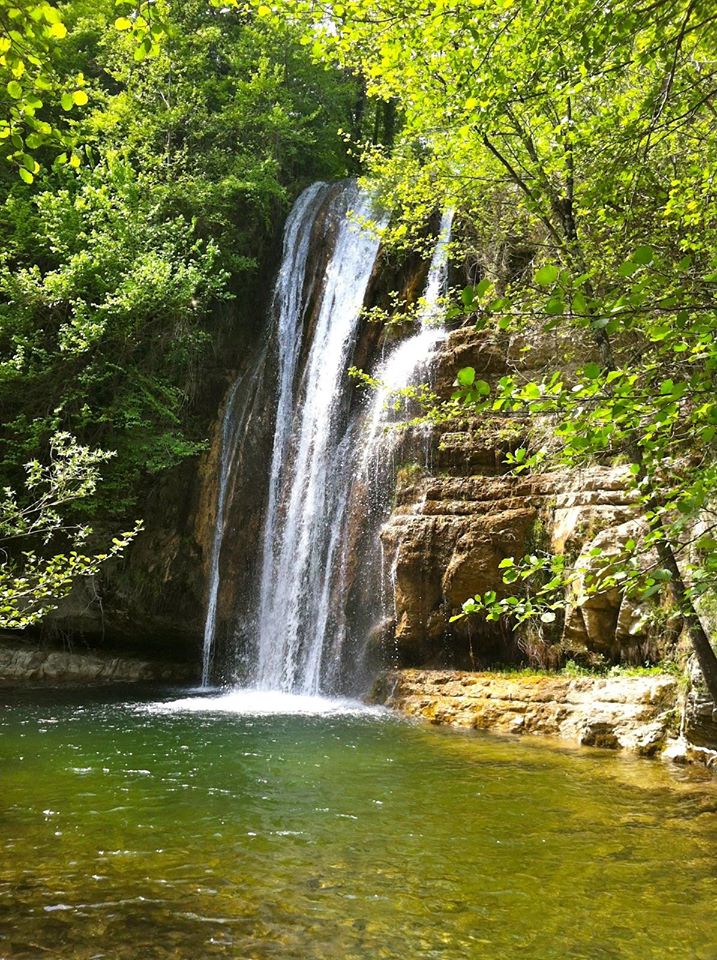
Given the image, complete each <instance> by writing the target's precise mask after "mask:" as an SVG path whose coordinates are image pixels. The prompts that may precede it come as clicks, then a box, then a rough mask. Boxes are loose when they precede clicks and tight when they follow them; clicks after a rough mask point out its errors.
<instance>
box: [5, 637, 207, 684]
mask: <svg viewBox="0 0 717 960" xmlns="http://www.w3.org/2000/svg"><path fill="white" fill-rule="evenodd" d="M188 679H190V677H189V676H188V668H187V667H186V665H183V664H172V663H162V662H156V661H148V660H137V659H134V658H131V657H113V656H109V655H107V654H94V653H71V652H69V651H64V650H51V649H42V648H38V647H31V646H26V645H24V644H19V643H13V642H7V641H0V686H10V685H15V684H25V683H54V684H61V683H133V682H137V681H162V682H184V681H186V680H188Z"/></svg>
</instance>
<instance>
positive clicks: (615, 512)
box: [381, 327, 680, 669]
mask: <svg viewBox="0 0 717 960" xmlns="http://www.w3.org/2000/svg"><path fill="white" fill-rule="evenodd" d="M523 346H524V344H523V345H516V344H515V343H511V342H510V341H508V340H506V341H505V342H503V343H500V342H499V341H496V340H495V339H494V338H493V337H492V335H491V334H489V333H487V332H485V331H478V330H475V329H473V327H470V328H460V329H457V330H454V331H452V332H451V333H450V334H449V335H448V337H447V338H446V339H445V341H444V342H443V343H442V344H441V347H440V353H439V355H438V357H437V360H436V363H435V389H436V391H437V392H438V394H439V395H440V396H442V397H444V398H445V397H447V396H449V395H450V392H451V390H452V389H454V388H453V382H454V378H455V375H456V372H457V370H458V369H460V367H462V366H472V367H474V369H475V371H476V376H478V377H480V378H482V379H485V380H488V381H493V382H495V380H496V379H497V378H498V377H500V376H502V375H504V374H506V373H507V372H508V371H509V370H513V371H514V370H516V369H523V370H527V371H530V370H531V362H532V363H533V364H536V365H539V366H541V365H542V364H543V363H544V362H545V360H546V357H545V350H546V344H542V345H541V344H538V345H533V348H531V350H530V351H528V352H524V351H523ZM539 347H540V348H541V349H538V348H539ZM531 358H532V359H531ZM533 373H536V375H539V373H538V372H537V371H536V370H533ZM526 428H527V425H526V422H525V420H524V419H522V418H520V417H517V416H505V417H499V416H488V417H485V418H482V419H481V420H478V419H477V418H473V419H470V418H465V420H464V421H463V422H457V423H456V422H455V421H450V422H449V423H447V424H440V425H439V426H438V427H436V428H435V429H434V446H435V450H434V453H433V456H432V457H431V458H429V463H430V467H428V468H427V467H425V466H423V465H419V464H416V465H415V466H413V467H411V466H410V465H408V466H407V467H405V468H404V469H403V470H401V471H399V473H398V479H397V483H396V491H395V504H394V509H393V511H392V513H391V515H390V517H389V518H388V520H387V522H386V523H385V524H384V526H383V529H382V531H381V539H382V543H383V547H384V556H385V558H386V561H387V563H388V564H389V565H390V569H391V574H392V586H393V591H394V613H395V619H394V623H393V635H392V636H389V639H388V641H387V649H388V648H389V647H390V649H391V650H393V651H394V654H396V653H397V662H398V664H399V665H406V666H419V665H421V666H439V665H443V666H454V667H463V668H471V669H476V668H479V667H481V666H487V665H490V664H493V663H496V662H503V663H511V662H512V663H515V662H528V663H533V664H537V665H540V666H554V665H556V664H558V663H559V662H561V661H562V662H564V661H565V659H567V658H571V657H574V658H577V659H579V660H584V661H586V662H587V663H594V664H604V663H620V662H627V663H633V664H642V663H644V662H645V661H646V660H649V661H657V660H659V659H661V658H662V657H663V656H665V655H666V654H667V653H669V652H671V650H672V648H673V647H674V644H675V642H676V640H677V637H678V635H679V631H680V623H679V619H677V620H676V621H673V620H670V618H669V616H668V615H667V614H665V615H663V616H662V617H661V619H660V622H659V623H658V622H656V621H657V619H658V618H657V617H656V616H655V604H653V606H652V607H651V608H646V607H642V606H638V605H635V604H634V603H631V602H630V601H628V600H627V599H626V598H625V597H624V596H623V595H622V593H621V592H620V591H619V590H617V589H616V590H613V591H611V592H609V593H606V594H603V595H600V596H592V597H590V596H587V595H584V590H583V586H582V585H581V582H580V581H578V582H576V584H575V585H574V587H573V591H572V593H571V596H570V597H568V601H569V603H568V608H567V610H566V615H565V618H564V620H563V618H560V620H559V622H557V623H556V624H555V625H553V626H551V627H550V628H549V629H548V628H543V627H540V628H538V629H537V630H536V629H532V631H523V632H522V633H518V634H515V633H513V631H512V630H510V629H508V628H506V627H505V626H501V625H496V624H490V623H486V622H485V621H484V620H482V619H479V618H470V619H467V620H462V621H456V622H452V621H451V617H452V615H454V614H456V613H458V612H459V611H460V609H461V606H462V604H463V602H464V601H465V600H466V599H467V598H469V597H471V596H473V595H474V594H483V593H485V592H486V591H489V590H490V591H495V592H496V593H497V594H498V596H501V595H505V594H506V593H507V592H508V588H507V587H506V586H505V585H504V584H503V581H502V571H501V568H500V563H501V561H502V560H503V559H504V558H506V557H516V558H520V557H522V556H523V555H524V554H525V553H531V552H535V551H541V550H542V551H550V552H553V553H562V554H565V556H566V557H568V558H569V559H570V560H571V561H573V562H575V564H576V566H577V567H581V568H585V569H587V568H589V564H590V558H591V556H592V555H593V552H594V551H596V550H597V548H600V549H601V550H602V552H603V555H604V556H606V555H609V554H610V552H611V551H613V552H615V551H617V550H619V549H620V547H621V546H622V545H624V544H625V543H626V542H627V541H628V540H629V539H635V540H637V541H639V539H640V537H641V535H642V533H643V524H642V522H641V520H640V517H639V514H638V512H637V510H636V508H635V504H634V495H633V493H632V492H631V491H630V487H629V483H628V482H627V481H628V473H627V470H626V468H625V467H621V466H607V465H603V466H600V465H596V466H591V467H589V468H585V469H583V470H572V471H561V472H548V473H543V474H539V473H531V474H530V475H518V476H516V475H514V474H509V473H507V470H506V467H505V463H504V461H505V455H506V452H508V451H511V450H515V449H516V448H517V447H518V446H520V445H521V444H523V443H524V442H525V439H526V436H525V435H526ZM538 429H540V428H538ZM545 429H546V431H547V432H548V433H549V425H546V426H545ZM533 446H535V439H534V440H533ZM384 633H386V631H385V630H384Z"/></svg>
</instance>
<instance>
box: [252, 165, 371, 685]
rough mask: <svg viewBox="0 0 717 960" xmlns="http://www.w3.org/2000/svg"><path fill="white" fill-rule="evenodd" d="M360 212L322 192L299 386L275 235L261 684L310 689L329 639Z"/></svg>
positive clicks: (363, 273) (327, 656)
mask: <svg viewBox="0 0 717 960" xmlns="http://www.w3.org/2000/svg"><path fill="white" fill-rule="evenodd" d="M310 189H313V188H310ZM305 196H306V195H304V197H305ZM302 200H303V198H302ZM300 204H301V200H300V201H299V204H297V207H298V206H299V205H300ZM303 206H304V209H306V208H307V207H308V206H309V205H308V204H307V203H304V205H303ZM350 211H353V214H354V216H348V214H349V212H350ZM295 213H296V209H295ZM371 213H372V210H371V201H370V198H369V197H368V196H367V195H365V194H364V193H362V192H361V191H360V190H359V188H358V187H357V186H356V184H354V183H348V184H347V185H346V186H345V187H343V188H342V189H341V190H340V191H338V192H336V193H335V195H334V196H333V198H332V199H331V201H330V209H329V210H328V213H327V229H328V228H331V229H333V230H334V231H335V236H334V239H333V245H332V251H331V256H330V260H329V263H328V267H327V270H326V275H325V278H324V282H323V289H322V291H321V296H320V303H319V305H318V307H317V309H316V316H315V322H314V326H313V335H312V338H311V342H310V344H309V345H307V348H306V349H305V350H304V351H303V352H304V354H305V357H306V359H305V365H304V369H303V372H302V375H301V377H300V382H299V383H298V384H297V382H296V380H297V364H298V358H299V356H300V355H301V353H302V330H303V320H304V310H305V304H304V301H303V299H302V295H301V294H302V290H303V288H304V273H305V264H306V256H305V255H304V256H303V259H302V257H301V256H299V257H296V255H295V254H294V253H293V252H292V250H291V249H290V248H287V246H286V243H285V262H284V266H282V272H281V274H280V277H279V282H278V285H277V297H276V299H277V304H278V309H279V321H278V329H279V344H278V348H279V358H280V359H279V371H280V374H279V384H278V399H277V418H276V429H275V434H274V446H273V453H272V466H271V476H270V481H269V496H268V503H267V512H266V520H265V525H264V538H263V562H262V571H261V583H260V589H259V605H258V627H257V629H258V644H257V660H256V665H255V669H254V681H255V683H256V684H257V686H259V687H262V688H264V689H281V690H292V691H296V692H301V693H315V692H317V691H318V690H319V689H320V687H321V683H322V679H323V675H322V671H325V669H326V665H327V663H328V662H329V661H330V660H331V657H332V653H333V652H334V651H333V646H334V642H339V638H338V637H337V636H336V631H332V626H333V619H334V618H333V617H332V610H331V603H332V591H333V587H334V582H335V576H336V573H337V571H338V569H339V567H340V562H339V561H340V558H339V556H338V550H339V546H340V534H341V530H342V529H343V522H344V517H345V514H346V506H347V500H348V495H349V491H350V486H351V464H352V459H353V458H352V450H351V443H350V442H349V441H350V434H349V433H347V426H348V424H347V413H348V410H347V408H348V399H349V392H350V384H349V382H348V378H347V375H346V374H347V368H348V366H349V364H350V361H351V354H352V350H353V347H354V344H355V340H356V335H357V330H358V322H359V318H360V314H361V309H362V307H363V303H364V298H365V295H366V289H367V286H368V282H369V279H370V276H371V273H372V270H373V265H374V262H375V259H376V255H377V253H378V247H379V240H378V238H377V236H376V235H375V234H374V233H372V232H370V231H368V230H366V229H362V228H361V226H360V220H361V219H362V218H365V217H370V216H371ZM292 216H294V215H293V214H292ZM300 216H301V215H300V213H297V214H296V219H297V220H298V219H300ZM357 221H358V222H357ZM297 227H298V224H297ZM299 229H300V228H299ZM287 233H288V231H287ZM288 258H291V262H290V263H289V262H288ZM302 263H303V266H302Z"/></svg>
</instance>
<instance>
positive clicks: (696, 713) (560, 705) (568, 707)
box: [371, 670, 717, 769]
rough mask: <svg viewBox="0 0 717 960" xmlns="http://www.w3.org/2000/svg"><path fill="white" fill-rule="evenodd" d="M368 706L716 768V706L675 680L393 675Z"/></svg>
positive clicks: (434, 672) (669, 677)
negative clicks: (371, 704)
mask: <svg viewBox="0 0 717 960" xmlns="http://www.w3.org/2000/svg"><path fill="white" fill-rule="evenodd" d="M371 701H372V702H373V703H378V704H383V705H384V706H387V707H389V708H391V709H393V710H397V711H398V712H399V713H402V714H405V715H407V716H412V717H417V718H421V719H423V720H427V721H429V722H430V723H432V724H434V725H439V726H440V725H447V726H453V727H461V728H463V729H476V730H492V731H494V732H496V733H512V734H516V735H533V736H541V737H551V738H558V739H561V740H566V741H570V742H572V743H574V744H579V745H582V746H591V747H604V748H609V749H613V750H625V751H628V752H630V753H634V754H638V755H640V756H646V757H657V756H661V757H663V758H664V759H669V760H672V761H675V762H678V763H679V762H682V763H703V764H705V765H707V766H711V767H715V769H717V736H716V734H717V725H716V724H715V720H714V716H713V711H712V709H711V706H708V705H707V704H706V703H705V702H704V701H703V700H702V699H701V698H700V697H699V695H698V693H697V692H696V691H694V690H690V691H686V690H685V689H684V686H683V685H681V684H680V682H679V680H678V679H677V678H676V677H674V676H672V675H670V674H649V675H643V676H614V677H610V676H606V677H582V676H581V677H568V676H562V675H559V674H555V675H531V674H525V675H523V674H519V673H516V674H498V673H470V672H464V671H455V670H393V671H388V672H386V673H384V674H382V675H381V676H380V677H379V679H378V680H377V682H376V684H375V685H374V688H373V691H372V694H371ZM708 712H709V714H710V715H709V717H708V716H707V713H708Z"/></svg>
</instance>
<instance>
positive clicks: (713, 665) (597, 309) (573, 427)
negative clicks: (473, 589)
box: [272, 0, 717, 697]
mask: <svg viewBox="0 0 717 960" xmlns="http://www.w3.org/2000/svg"><path fill="white" fill-rule="evenodd" d="M272 9H273V8H272ZM284 9H288V10H289V11H290V12H292V13H293V14H294V15H295V16H296V17H297V18H302V17H303V18H304V20H305V21H306V22H307V23H308V24H310V27H309V29H308V30H307V35H306V42H307V44H309V45H310V46H312V49H313V50H314V53H315V55H316V56H317V57H328V58H332V59H334V60H337V61H338V62H340V63H342V64H344V65H346V66H349V67H350V68H352V69H354V70H356V71H358V72H360V73H361V74H362V75H363V77H364V78H365V80H366V83H367V85H368V89H369V91H370V92H371V93H372V94H374V95H375V96H378V97H382V98H384V99H388V98H396V99H397V100H398V102H399V105H400V110H401V115H402V130H401V134H400V136H399V138H398V140H397V143H396V146H395V149H394V151H393V152H392V153H390V154H389V153H388V152H387V151H382V150H377V149H371V150H369V151H367V155H366V162H367V163H368V165H369V168H370V169H371V170H372V172H373V173H374V175H376V176H377V177H378V178H379V179H380V180H381V181H382V183H383V189H384V193H385V194H386V196H387V197H388V198H389V200H390V201H391V202H393V203H394V204H395V205H397V206H398V207H399V208H400V210H401V215H400V216H399V217H398V218H397V220H396V221H395V223H394V236H396V237H397V239H398V242H399V243H405V242H406V238H407V237H408V238H410V236H411V234H412V233H417V231H418V229H419V227H420V224H421V222H422V221H423V220H425V217H426V215H427V213H428V212H430V211H431V210H432V209H434V208H435V207H436V206H446V205H452V206H455V207H457V208H459V209H461V210H462V211H465V216H466V217H468V218H472V221H473V229H474V234H475V236H476V238H477V241H478V242H479V243H480V242H481V238H483V240H484V242H491V234H492V235H494V236H495V235H497V236H498V237H500V238H501V242H503V243H505V244H509V243H510V242H511V240H512V241H516V240H519V241H520V243H521V244H522V245H523V246H525V245H528V246H529V247H530V249H531V250H532V261H533V262H532V265H531V268H530V269H529V270H528V271H527V273H526V271H525V270H518V271H516V272H515V273H514V274H513V275H508V276H507V277H506V276H505V275H503V276H499V275H497V274H494V275H491V274H490V273H487V274H486V275H484V276H483V277H482V278H480V280H479V282H478V283H477V284H476V285H475V287H472V288H469V289H468V290H467V291H466V292H465V294H464V301H463V304H462V307H461V308H460V311H457V312H460V313H462V314H463V315H466V316H471V315H472V316H473V319H474V321H475V322H476V323H477V325H478V326H479V327H480V328H482V329H484V330H485V332H486V338H490V337H492V336H496V337H498V336H500V335H505V334H508V335H511V336H514V337H520V338H522V339H523V340H524V342H525V344H526V350H528V352H530V347H531V344H540V345H542V346H543V347H544V345H545V344H546V343H549V342H550V338H551V337H553V338H554V342H555V355H554V356H553V357H552V358H551V359H549V360H548V362H547V363H546V365H545V370H544V375H543V377H542V378H541V377H540V376H538V377H537V378H535V377H528V376H526V375H525V373H523V372H522V369H520V368H518V369H516V371H515V373H513V374H510V375H508V376H507V377H505V378H504V379H503V380H502V381H501V382H500V383H499V384H498V385H497V387H496V388H495V389H494V386H493V384H491V383H488V382H487V381H483V380H480V379H478V378H477V377H476V374H475V371H473V370H471V369H470V368H468V369H466V370H463V371H460V372H459V373H458V380H457V389H456V394H457V396H456V401H455V402H456V403H458V404H460V406H461V408H462V410H463V411H464V413H465V412H474V413H481V414H482V413H484V412H485V411H487V410H490V411H493V412H496V413H499V414H500V415H503V416H505V417H507V418H511V417H517V416H522V417H525V416H526V415H527V416H529V417H533V418H536V419H537V421H538V422H545V421H546V420H547V421H549V422H550V423H551V425H552V433H553V435H554V436H555V437H556V438H557V442H556V443H555V444H554V445H553V446H552V448H550V449H549V448H547V447H546V448H544V449H542V450H528V449H526V448H521V449H519V450H517V451H514V452H513V461H512V462H513V465H514V466H515V467H517V468H519V469H521V470H522V469H535V468H537V467H538V466H539V465H540V464H541V463H542V462H545V460H546V458H547V457H548V456H550V457H551V458H552V459H553V461H554V460H555V459H557V460H558V461H560V462H562V463H565V464H571V465H572V464H576V463H585V462H587V461H594V460H596V459H597V460H599V461H602V462H605V461H607V462H610V461H614V460H616V459H618V458H622V459H626V460H627V461H628V463H630V464H631V467H630V469H631V471H632V476H633V478H634V485H635V494H636V497H637V498H638V501H639V502H641V504H642V506H643V509H644V513H645V516H646V519H647V523H648V530H647V532H646V534H645V537H644V538H643V541H642V542H641V544H640V550H641V551H642V552H643V553H649V552H650V551H652V550H655V551H656V552H657V554H658V557H659V566H658V570H657V573H658V575H659V577H661V578H663V580H664V581H666V582H667V583H668V586H669V588H670V589H671V590H672V592H673V595H674V599H675V602H676V605H677V606H678V607H679V609H680V610H681V612H682V614H683V616H684V618H685V623H686V626H687V629H688V632H689V634H690V636H691V638H692V641H693V644H694V645H695V649H696V651H697V653H698V656H699V659H700V663H701V666H702V669H703V672H704V673H705V676H706V679H707V682H708V684H709V685H710V689H711V691H712V693H713V695H714V696H715V697H717V660H715V657H714V654H713V652H712V651H711V650H710V645H709V642H708V640H707V638H706V636H705V633H704V629H703V628H702V626H701V624H700V621H699V617H698V616H697V613H696V610H695V601H696V598H697V597H698V596H699V595H700V594H704V593H706V592H710V591H713V590H714V589H715V571H716V570H717V538H715V537H714V536H713V533H714V514H713V509H714V503H715V493H717V489H716V486H717V474H716V473H715V468H714V454H715V437H716V434H717V407H716V406H715V393H716V391H715V386H716V384H715V370H716V369H717V346H716V345H717V337H715V331H716V329H717V299H716V297H715V291H716V287H715V284H716V281H717V261H716V260H715V250H716V249H717V243H716V242H715V241H717V229H716V227H717V224H716V222H715V214H714V211H715V209H717V208H716V207H715V203H714V184H715V180H716V177H717V153H716V152H715V150H714V144H715V142H717V138H716V136H715V135H716V134H717V119H716V117H717V114H716V113H715V111H714V99H715V96H716V95H717V87H716V86H715V71H714V63H715V61H716V59H717V58H716V57H715V52H716V49H717V17H715V15H714V10H713V7H712V5H711V4H710V3H709V2H707V0H661V2H659V3H656V4H634V3H632V2H627V0H618V2H616V3H613V4H610V5H609V7H608V6H605V5H604V4H602V3H598V2H596V0H558V2H556V3H550V4H546V3H544V2H543V0H526V2H522V0H521V2H520V3H517V2H513V0H495V2H487V3H481V4H475V3H473V2H469V0H457V2H451V3H447V2H443V0H439V2H438V3H436V2H434V0H431V2H430V3H429V2H428V0H348V2H346V3H342V4H341V5H338V4H335V5H328V6H327V5H326V4H319V3H313V2H310V0H309V2H298V3H288V4H287V5H285V7H284ZM458 38H460V39H458ZM493 242H494V241H493ZM523 366H524V365H523ZM516 562H517V561H516ZM550 562H551V563H552V561H550ZM631 562H632V561H631V559H630V558H629V557H628V558H625V561H624V563H623V564H622V572H623V573H624V574H625V575H626V576H628V577H629V576H630V575H631V574H630V566H629V564H630V563H631ZM531 563H532V559H531V558H527V559H526V560H525V561H524V562H523V564H522V567H521V573H520V577H521V578H522V576H523V572H525V573H528V570H529V568H530V566H531ZM538 565H539V566H541V569H542V561H541V563H540V564H538ZM619 566H620V564H619V563H618V564H616V563H615V562H612V563H611V569H612V573H611V576H616V575H617V574H618V573H620V570H619V569H618V567H619ZM556 575H557V572H556ZM653 585H654V584H653ZM653 585H649V586H648V588H647V589H651V588H652V586H653ZM513 600H514V601H515V602H516V604H520V603H522V602H523V601H522V600H521V599H520V598H518V597H514V598H513ZM470 603H473V601H471V602H470ZM481 603H482V606H483V608H487V609H488V610H489V611H491V610H494V605H493V603H492V602H488V603H486V601H485V598H483V599H482V601H481ZM524 612H527V611H524ZM550 613H551V611H550V610H547V611H546V610H545V609H544V608H543V609H541V610H540V611H539V615H541V616H544V615H546V614H547V615H549V614H550Z"/></svg>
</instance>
